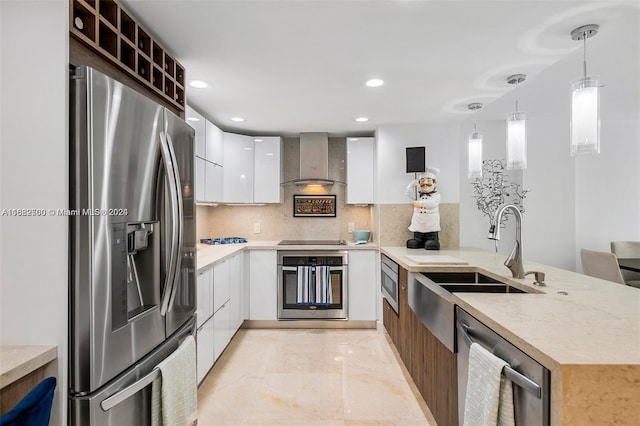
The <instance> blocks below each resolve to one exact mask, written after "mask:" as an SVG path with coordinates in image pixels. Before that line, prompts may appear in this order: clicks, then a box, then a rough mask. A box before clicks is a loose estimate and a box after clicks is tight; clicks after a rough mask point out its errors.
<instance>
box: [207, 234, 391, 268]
mask: <svg viewBox="0 0 640 426" xmlns="http://www.w3.org/2000/svg"><path fill="white" fill-rule="evenodd" d="M279 242H280V241H279V240H277V241H249V242H248V243H240V244H219V245H207V244H197V247H198V250H197V255H196V258H197V270H198V271H201V270H202V269H205V268H208V267H209V266H211V265H213V264H215V263H218V262H220V261H223V260H225V259H226V258H228V257H231V256H233V255H235V254H237V253H239V252H242V251H251V250H279V251H317V250H332V251H335V250H349V251H351V250H378V248H379V247H378V245H377V244H375V243H367V244H358V245H356V244H354V243H347V244H346V245H329V246H327V245H287V246H281V245H278V243H279Z"/></svg>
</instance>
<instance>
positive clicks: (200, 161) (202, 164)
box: [195, 157, 208, 202]
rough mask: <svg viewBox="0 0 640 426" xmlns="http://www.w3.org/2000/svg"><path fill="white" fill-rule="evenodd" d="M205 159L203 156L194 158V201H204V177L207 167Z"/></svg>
mask: <svg viewBox="0 0 640 426" xmlns="http://www.w3.org/2000/svg"><path fill="white" fill-rule="evenodd" d="M207 164H208V163H207V160H205V159H204V158H200V157H196V159H195V175H196V177H195V179H196V182H195V186H196V202H201V201H205V199H206V198H205V197H206V195H205V185H206V178H205V173H206V172H205V170H206V167H207Z"/></svg>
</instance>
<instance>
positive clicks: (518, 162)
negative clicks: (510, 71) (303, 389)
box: [507, 74, 527, 170]
mask: <svg viewBox="0 0 640 426" xmlns="http://www.w3.org/2000/svg"><path fill="white" fill-rule="evenodd" d="M526 78H527V76H526V75H524V74H514V75H510V76H509V77H507V83H509V84H515V85H516V111H515V112H512V113H511V114H509V115H507V169H509V170H512V169H521V170H522V169H526V168H527V126H526V120H525V115H524V113H523V112H520V111H518V83H522V82H523V81H524V80H525V79H526Z"/></svg>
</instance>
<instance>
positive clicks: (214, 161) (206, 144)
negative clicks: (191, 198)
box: [185, 105, 224, 203]
mask: <svg viewBox="0 0 640 426" xmlns="http://www.w3.org/2000/svg"><path fill="white" fill-rule="evenodd" d="M185 114H186V118H187V122H188V123H189V124H190V125H191V127H193V128H194V129H195V131H196V134H195V180H196V181H195V192H196V202H200V203H219V202H222V178H223V172H222V164H223V149H224V148H223V139H224V138H223V135H224V132H223V131H222V130H220V129H218V128H217V127H216V126H215V124H213V123H211V122H210V121H209V120H207V119H205V118H204V117H203V116H202V115H201V114H199V113H198V112H197V111H196V110H194V109H193V108H191V107H190V106H188V105H187V107H186V112H185Z"/></svg>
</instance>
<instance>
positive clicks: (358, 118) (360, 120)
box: [353, 117, 369, 123]
mask: <svg viewBox="0 0 640 426" xmlns="http://www.w3.org/2000/svg"><path fill="white" fill-rule="evenodd" d="M353 121H357V122H358V123H364V122H366V121H369V119H368V118H367V117H356V118H354V119H353Z"/></svg>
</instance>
